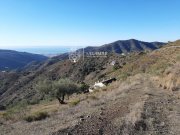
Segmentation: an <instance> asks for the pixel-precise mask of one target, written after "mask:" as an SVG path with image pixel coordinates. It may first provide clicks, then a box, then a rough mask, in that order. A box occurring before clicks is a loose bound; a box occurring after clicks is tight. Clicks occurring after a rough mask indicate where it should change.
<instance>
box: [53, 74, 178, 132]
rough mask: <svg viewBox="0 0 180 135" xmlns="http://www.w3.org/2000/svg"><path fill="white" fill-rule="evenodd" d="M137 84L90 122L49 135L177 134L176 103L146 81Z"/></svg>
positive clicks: (176, 100) (174, 98)
mask: <svg viewBox="0 0 180 135" xmlns="http://www.w3.org/2000/svg"><path fill="white" fill-rule="evenodd" d="M141 81H142V82H140V83H139V84H137V85H135V86H133V88H130V89H127V90H126V91H124V93H122V94H123V96H120V97H119V98H117V99H116V101H113V102H111V103H108V106H107V107H105V108H103V109H102V110H100V112H99V113H96V114H93V115H92V117H91V118H83V120H82V121H81V122H80V123H79V124H78V125H76V126H74V127H69V128H67V129H63V130H60V131H58V132H56V133H54V134H53V135H67V134H69V135H159V134H162V135H178V134H180V129H179V128H178V127H179V125H180V123H179V120H180V115H179V114H180V109H179V108H180V106H179V105H180V104H179V103H180V102H179V99H178V98H176V97H175V96H173V95H171V94H169V92H167V91H164V90H162V89H159V88H157V87H156V86H154V84H153V83H152V82H151V81H150V80H149V79H147V78H146V79H145V80H141ZM117 96H118V95H117Z"/></svg>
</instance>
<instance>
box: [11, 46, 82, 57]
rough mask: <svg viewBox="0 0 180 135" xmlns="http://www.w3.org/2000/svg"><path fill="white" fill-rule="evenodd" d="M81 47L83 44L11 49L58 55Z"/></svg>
mask: <svg viewBox="0 0 180 135" xmlns="http://www.w3.org/2000/svg"><path fill="white" fill-rule="evenodd" d="M79 48H82V47H81V46H78V47H76V46H73V47H71V46H67V47H66V46H61V47H53V46H52V47H32V48H30V47H29V48H15V49H13V48H12V49H11V50H16V51H20V52H29V53H35V54H42V55H45V56H50V57H51V56H56V55H59V54H62V53H66V52H71V51H75V50H77V49H79Z"/></svg>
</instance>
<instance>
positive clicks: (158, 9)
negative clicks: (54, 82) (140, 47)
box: [0, 0, 180, 48]
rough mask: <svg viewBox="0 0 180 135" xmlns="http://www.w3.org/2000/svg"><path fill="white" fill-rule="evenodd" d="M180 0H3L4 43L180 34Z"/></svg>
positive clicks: (0, 36) (0, 38)
mask: <svg viewBox="0 0 180 135" xmlns="http://www.w3.org/2000/svg"><path fill="white" fill-rule="evenodd" d="M179 6H180V0H0V48H11V47H22V46H23V47H32V46H48V45H56V46H58V45H63V46H64V45H69V46H70V45H101V44H105V43H109V42H112V41H115V40H119V39H130V38H136V39H139V40H144V41H169V40H176V39H178V38H180V7H179Z"/></svg>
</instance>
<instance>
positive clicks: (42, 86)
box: [36, 79, 79, 104]
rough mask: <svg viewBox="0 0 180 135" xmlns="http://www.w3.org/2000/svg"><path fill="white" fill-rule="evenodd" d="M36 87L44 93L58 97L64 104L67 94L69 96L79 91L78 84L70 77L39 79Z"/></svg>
mask: <svg viewBox="0 0 180 135" xmlns="http://www.w3.org/2000/svg"><path fill="white" fill-rule="evenodd" d="M36 89H37V90H39V91H40V93H42V94H43V95H51V96H53V97H55V98H57V99H58V101H59V103H60V104H64V98H65V96H66V95H67V96H69V95H71V94H73V93H75V92H78V91H79V87H78V85H77V84H76V83H73V82H72V81H71V80H69V79H60V80H58V81H50V80H43V81H39V82H38V84H37V85H36Z"/></svg>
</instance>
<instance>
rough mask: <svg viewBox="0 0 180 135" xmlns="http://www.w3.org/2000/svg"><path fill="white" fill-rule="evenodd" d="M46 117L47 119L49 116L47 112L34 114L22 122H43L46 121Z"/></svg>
mask: <svg viewBox="0 0 180 135" xmlns="http://www.w3.org/2000/svg"><path fill="white" fill-rule="evenodd" d="M47 117H49V114H48V113H47V112H37V113H35V114H32V115H29V116H26V117H24V120H25V121H27V122H32V121H39V120H43V119H46V118H47Z"/></svg>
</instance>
